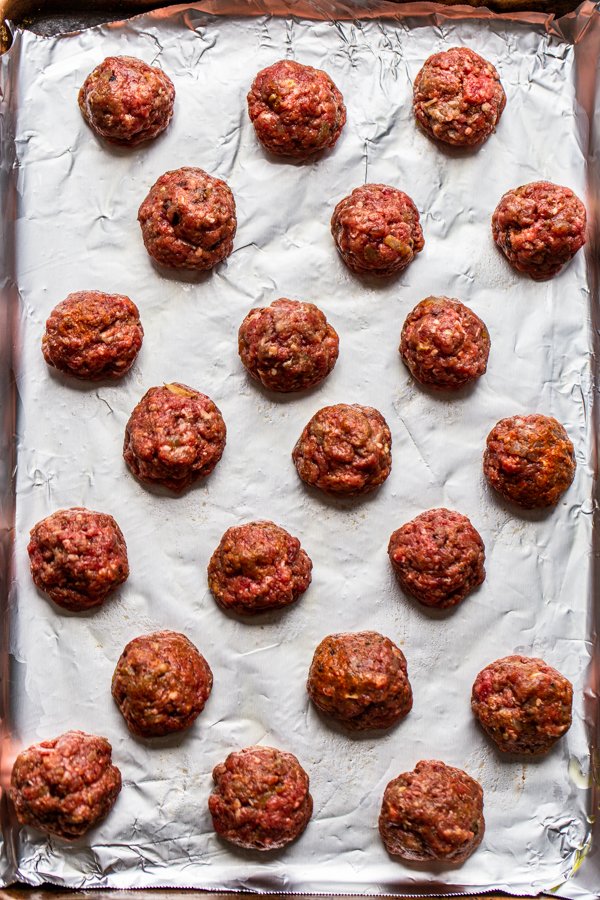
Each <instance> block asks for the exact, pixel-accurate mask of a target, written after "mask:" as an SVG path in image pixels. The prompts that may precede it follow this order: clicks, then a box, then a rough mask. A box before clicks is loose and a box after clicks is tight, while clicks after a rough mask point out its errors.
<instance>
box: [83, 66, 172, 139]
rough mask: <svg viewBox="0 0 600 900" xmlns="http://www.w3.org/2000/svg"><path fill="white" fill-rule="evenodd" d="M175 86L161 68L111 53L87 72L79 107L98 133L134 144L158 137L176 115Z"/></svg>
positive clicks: (101, 135) (104, 136) (105, 137)
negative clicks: (174, 107) (88, 73)
mask: <svg viewBox="0 0 600 900" xmlns="http://www.w3.org/2000/svg"><path fill="white" fill-rule="evenodd" d="M174 101H175V88H174V87H173V82H172V81H171V79H170V78H169V77H168V76H167V75H165V73H164V72H163V71H162V69H157V68H155V67H153V66H149V65H148V64H147V63H145V62H143V60H141V59H136V58H135V57H133V56H109V57H107V58H106V59H105V60H104V61H103V62H101V63H100V65H99V66H97V67H96V68H95V69H94V71H93V72H92V73H91V74H90V75H88V77H87V78H86V80H85V81H84V83H83V86H82V88H81V90H80V91H79V108H80V110H81V112H82V114H83V117H84V119H85V120H86V122H87V123H88V125H89V126H90V128H92V130H93V131H95V132H96V134H97V135H99V136H100V137H102V138H104V139H105V140H107V141H110V142H111V143H113V144H121V145H123V146H129V147H135V146H137V145H138V144H141V143H143V142H144V141H149V140H151V139H152V138H155V137H158V135H159V134H161V132H163V131H164V130H165V128H166V127H167V125H168V124H169V122H170V121H171V117H172V115H173V104H174Z"/></svg>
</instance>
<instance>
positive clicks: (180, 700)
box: [112, 631, 213, 737]
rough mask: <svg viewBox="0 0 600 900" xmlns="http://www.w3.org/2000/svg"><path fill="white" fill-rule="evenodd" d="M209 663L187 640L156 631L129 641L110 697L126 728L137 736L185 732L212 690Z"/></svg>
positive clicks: (200, 710)
mask: <svg viewBox="0 0 600 900" xmlns="http://www.w3.org/2000/svg"><path fill="white" fill-rule="evenodd" d="M212 684H213V676H212V672H211V669H210V666H209V665H208V663H207V662H206V660H205V659H204V657H203V656H202V654H201V653H199V651H198V650H197V648H196V647H195V646H194V645H193V644H192V642H191V641H190V640H188V638H186V637H185V635H183V634H179V633H178V632H176V631H155V632H153V633H152V634H143V635H141V636H140V637H137V638H134V639H133V640H132V641H129V643H128V644H127V646H126V647H125V649H124V650H123V653H122V654H121V656H120V658H119V661H118V663H117V666H116V668H115V671H114V674H113V678H112V695H113V698H114V700H115V702H116V704H117V706H118V707H119V709H120V711H121V713H122V715H123V718H124V719H125V721H126V722H127V727H128V728H129V730H130V731H131V732H132V733H133V734H137V735H140V736H141V737H161V736H162V735H165V734H172V733H174V732H179V731H183V730H184V729H186V728H189V727H190V725H192V724H193V723H194V722H195V720H196V719H197V717H198V716H199V715H200V713H201V712H202V710H203V709H204V706H205V704H206V701H207V700H208V698H209V696H210V692H211V690H212Z"/></svg>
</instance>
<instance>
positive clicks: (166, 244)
mask: <svg viewBox="0 0 600 900" xmlns="http://www.w3.org/2000/svg"><path fill="white" fill-rule="evenodd" d="M138 222H139V223H140V227H141V229H142V237H143V239H144V244H145V246H146V250H147V251H148V253H149V254H150V256H151V257H152V258H153V259H155V260H156V262H157V263H160V264H161V265H163V266H170V267H171V268H175V269H194V270H196V271H197V272H203V271H205V270H206V269H212V268H213V267H214V266H216V265H217V263H220V262H221V261H222V260H224V259H225V258H226V257H228V256H229V254H230V253H231V251H232V249H233V238H234V237H235V232H236V228H237V219H236V216H235V200H234V199H233V194H232V193H231V191H230V189H229V187H228V186H227V185H226V184H225V182H224V181H221V179H220V178H213V176H212V175H207V173H206V172H204V171H203V170H202V169H194V168H192V167H191V166H184V167H183V168H182V169H175V170H173V171H171V172H165V174H164V175H161V177H160V178H159V179H158V181H157V182H156V183H155V184H154V185H153V186H152V187H151V188H150V193H149V194H148V196H147V197H146V199H145V200H144V202H143V203H142V205H141V206H140V208H139V211H138Z"/></svg>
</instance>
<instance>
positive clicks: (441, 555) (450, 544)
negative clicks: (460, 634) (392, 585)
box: [388, 509, 485, 609]
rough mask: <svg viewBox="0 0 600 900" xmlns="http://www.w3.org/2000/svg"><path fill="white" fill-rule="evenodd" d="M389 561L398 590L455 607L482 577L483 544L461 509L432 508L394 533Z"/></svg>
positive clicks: (444, 606) (431, 603)
mask: <svg viewBox="0 0 600 900" xmlns="http://www.w3.org/2000/svg"><path fill="white" fill-rule="evenodd" d="M388 554H389V557H390V562H391V564H392V567H393V569H394V572H395V573H396V575H397V577H398V581H399V582H400V586H401V587H402V590H403V591H405V592H406V593H407V594H410V595H411V596H412V597H415V598H416V599H417V600H418V601H419V602H420V603H422V604H423V605H424V606H432V607H436V608H437V609H447V608H448V607H451V606H456V605H457V604H458V603H460V602H461V601H462V600H464V599H465V597H466V596H467V595H468V594H470V593H471V591H473V590H474V589H475V588H476V587H478V586H479V585H480V584H482V583H483V581H484V579H485V568H484V561H485V548H484V545H483V541H482V540H481V537H480V535H479V533H478V532H477V531H476V530H475V528H473V526H472V524H471V522H470V521H469V519H468V518H467V517H466V516H463V515H461V513H457V512H454V511H453V510H450V509H430V510H427V512H424V513H421V515H419V516H417V517H416V518H415V519H412V520H411V521H410V522H407V523H406V524H405V525H403V526H402V527H401V528H398V529H397V530H396V531H394V533H393V534H392V536H391V538H390V542H389V546H388Z"/></svg>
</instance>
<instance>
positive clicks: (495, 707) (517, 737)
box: [471, 656, 573, 755]
mask: <svg viewBox="0 0 600 900" xmlns="http://www.w3.org/2000/svg"><path fill="white" fill-rule="evenodd" d="M572 703H573V687H572V685H571V682H570V681H568V680H567V679H566V678H565V677H564V676H563V675H561V674H560V672H557V671H556V669H553V668H552V666H549V665H548V664H547V663H545V662H544V660H543V659H536V658H535V657H527V656H505V657H504V659H497V660H496V661H495V662H493V663H490V664H489V666H486V667H485V669H482V671H481V672H480V673H479V675H478V676H477V678H476V679H475V683H474V684H473V691H472V694H471V709H472V710H473V713H474V715H475V717H476V718H477V720H478V721H479V724H480V725H481V727H482V728H483V729H484V731H485V732H486V733H487V734H488V735H489V736H490V737H491V739H492V740H493V741H494V743H495V744H497V745H498V748H499V749H500V750H503V751H504V752H505V753H531V754H535V755H539V754H541V753H547V752H548V750H550V748H551V747H552V746H553V745H554V744H555V743H556V741H557V740H558V739H559V738H561V737H562V736H563V734H566V732H567V731H568V730H569V728H570V726H571V705H572Z"/></svg>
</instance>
